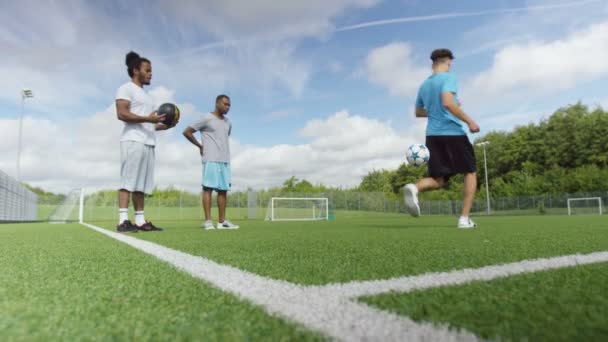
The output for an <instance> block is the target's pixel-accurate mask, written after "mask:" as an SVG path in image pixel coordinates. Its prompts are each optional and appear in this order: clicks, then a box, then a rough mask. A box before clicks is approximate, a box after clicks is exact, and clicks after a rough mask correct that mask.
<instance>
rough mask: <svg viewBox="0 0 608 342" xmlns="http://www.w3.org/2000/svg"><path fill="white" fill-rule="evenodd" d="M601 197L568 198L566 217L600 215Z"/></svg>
mask: <svg viewBox="0 0 608 342" xmlns="http://www.w3.org/2000/svg"><path fill="white" fill-rule="evenodd" d="M602 213H603V208H602V198H601V197H583V198H568V215H581V214H594V215H602Z"/></svg>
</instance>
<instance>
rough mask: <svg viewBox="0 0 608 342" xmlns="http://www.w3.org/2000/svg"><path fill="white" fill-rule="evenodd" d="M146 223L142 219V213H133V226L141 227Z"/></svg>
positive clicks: (143, 218)
mask: <svg viewBox="0 0 608 342" xmlns="http://www.w3.org/2000/svg"><path fill="white" fill-rule="evenodd" d="M145 223H146V218H145V217H144V212H143V211H136V212H135V224H136V225H138V226H142V225H144V224H145Z"/></svg>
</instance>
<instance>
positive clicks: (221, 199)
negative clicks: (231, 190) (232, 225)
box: [217, 191, 228, 223]
mask: <svg viewBox="0 0 608 342" xmlns="http://www.w3.org/2000/svg"><path fill="white" fill-rule="evenodd" d="M227 193H228V192H227V191H218V192H217V208H218V214H219V221H218V222H220V223H223V222H224V220H225V219H226V197H227Z"/></svg>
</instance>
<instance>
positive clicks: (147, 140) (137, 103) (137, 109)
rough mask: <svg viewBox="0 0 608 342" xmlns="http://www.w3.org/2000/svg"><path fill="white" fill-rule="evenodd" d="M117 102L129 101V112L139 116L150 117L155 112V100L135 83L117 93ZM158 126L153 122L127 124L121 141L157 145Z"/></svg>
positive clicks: (126, 85) (129, 83)
mask: <svg viewBox="0 0 608 342" xmlns="http://www.w3.org/2000/svg"><path fill="white" fill-rule="evenodd" d="M116 99H117V100H127V101H129V102H130V103H131V104H130V105H129V110H130V111H131V113H133V114H137V115H139V116H148V114H150V113H152V112H153V111H154V100H153V99H152V97H151V96H150V95H148V93H146V91H145V90H143V88H141V87H139V86H138V85H137V84H135V83H133V82H128V83H125V84H123V85H122V86H121V87H120V88H118V91H117V92H116ZM155 127H156V125H155V124H153V123H151V122H142V123H135V122H125V128H124V129H123V130H122V136H121V137H120V141H136V142H140V143H142V144H145V145H150V146H154V145H156V130H155Z"/></svg>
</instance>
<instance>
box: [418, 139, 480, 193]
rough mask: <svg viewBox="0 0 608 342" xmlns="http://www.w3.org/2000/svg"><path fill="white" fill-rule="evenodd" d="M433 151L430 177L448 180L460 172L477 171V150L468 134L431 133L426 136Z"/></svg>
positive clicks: (427, 143) (430, 149)
mask: <svg viewBox="0 0 608 342" xmlns="http://www.w3.org/2000/svg"><path fill="white" fill-rule="evenodd" d="M426 147H428V149H429V152H430V153H431V159H429V164H428V167H429V177H432V178H443V179H444V180H445V181H446V182H447V181H448V180H449V179H450V177H451V176H453V175H456V174H459V173H471V172H477V165H476V163H475V151H474V150H473V145H471V143H470V142H469V138H468V137H467V136H466V135H431V136H427V137H426Z"/></svg>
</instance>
